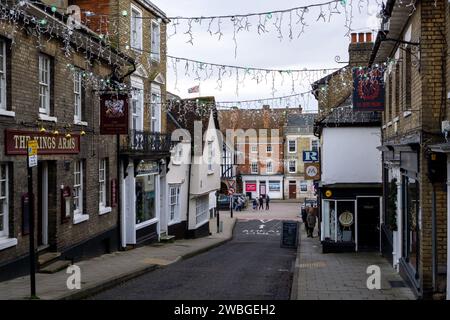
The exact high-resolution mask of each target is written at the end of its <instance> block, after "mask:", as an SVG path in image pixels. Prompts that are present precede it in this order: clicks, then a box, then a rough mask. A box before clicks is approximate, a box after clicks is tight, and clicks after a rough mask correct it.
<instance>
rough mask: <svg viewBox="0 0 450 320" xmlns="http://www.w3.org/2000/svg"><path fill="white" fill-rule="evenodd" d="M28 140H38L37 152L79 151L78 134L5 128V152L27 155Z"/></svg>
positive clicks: (63, 152) (60, 152)
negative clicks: (68, 135)
mask: <svg viewBox="0 0 450 320" xmlns="http://www.w3.org/2000/svg"><path fill="white" fill-rule="evenodd" d="M28 140H36V141H37V142H38V154H40V155H45V154H77V153H79V152H80V135H77V134H72V135H71V136H70V138H68V137H66V136H65V135H64V134H53V133H46V132H33V131H24V130H14V129H6V130H5V154H7V155H23V156H26V155H27V142H28Z"/></svg>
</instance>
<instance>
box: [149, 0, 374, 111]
mask: <svg viewBox="0 0 450 320" xmlns="http://www.w3.org/2000/svg"><path fill="white" fill-rule="evenodd" d="M152 1H153V3H155V4H156V5H157V6H158V7H159V8H160V9H162V10H163V11H164V12H165V13H166V14H167V15H168V16H207V15H228V14H246V13H257V12H264V11H271V10H277V9H278V10H280V9H287V8H291V7H298V6H302V5H308V4H312V3H321V2H322V3H323V2H325V0H301V1H298V0H297V1H295V0H279V1H273V0H272V1H270V0H268V1H261V0H259V1H258V0H245V1H243V0H227V1H223V0H152ZM377 2H378V3H380V0H361V1H360V0H353V1H352V0H347V6H349V5H350V4H352V5H353V19H352V25H351V27H352V29H353V30H354V32H364V31H370V30H371V29H374V28H376V18H374V16H375V13H376V12H377V11H379V5H378V4H377ZM368 3H369V7H368ZM359 4H360V5H362V6H363V7H362V10H361V13H360V12H359V10H358V5H359ZM338 8H339V10H340V11H341V14H334V15H332V17H331V21H330V22H323V20H322V19H320V20H319V21H316V19H317V18H318V16H319V14H320V9H319V8H314V9H311V10H310V11H309V12H308V13H306V14H305V20H306V22H307V24H308V25H309V26H308V27H306V28H305V33H304V34H302V35H301V36H300V37H299V38H297V34H298V31H300V28H299V26H296V25H295V22H296V21H297V20H298V19H296V16H295V15H294V16H293V25H294V37H293V40H292V41H290V40H289V37H288V36H289V28H288V21H289V14H285V15H284V16H283V21H284V23H283V27H282V34H283V37H284V39H283V40H281V41H280V40H279V39H278V38H277V37H278V33H277V30H276V28H275V27H274V26H273V23H274V22H275V21H276V16H275V15H274V16H272V18H271V21H269V22H270V23H269V24H268V26H270V27H269V30H270V32H269V33H266V34H264V35H258V33H257V30H256V25H257V18H253V19H252V20H250V23H251V24H252V26H251V29H250V30H251V31H250V32H246V31H242V32H240V33H238V35H237V43H238V47H237V57H236V58H235V52H234V50H235V46H234V42H233V24H232V22H231V21H230V20H223V23H222V32H223V34H224V35H223V37H222V39H221V40H220V41H218V40H217V38H218V37H217V35H216V36H210V35H209V33H207V29H208V23H204V24H202V26H201V27H200V26H198V24H195V23H194V24H193V25H194V28H193V37H194V40H193V41H194V45H191V44H189V43H186V42H187V41H188V40H189V37H188V35H185V34H184V32H186V30H187V28H188V27H187V24H186V23H184V22H181V24H180V25H179V26H178V32H177V34H176V35H174V36H172V37H170V39H169V40H168V53H169V54H170V55H173V56H179V57H186V58H191V59H195V60H201V61H205V62H212V63H218V64H228V65H239V66H251V67H260V68H274V69H303V68H308V69H310V68H332V67H342V66H343V64H337V63H336V62H335V60H334V59H335V56H340V57H341V61H347V59H348V53H347V50H348V44H349V38H348V37H346V36H345V34H346V33H347V30H348V29H347V28H346V27H345V23H346V18H345V14H344V10H343V7H342V6H341V5H340V4H339V6H338ZM368 8H369V9H368ZM323 13H324V15H325V17H326V20H327V21H328V14H329V10H328V6H327V7H323ZM214 26H215V27H214ZM212 29H213V32H215V31H216V29H217V27H216V23H215V24H213V28H212ZM173 30H174V29H173V27H172V26H170V25H169V29H168V34H169V35H170V34H172V33H173ZM184 66H185V65H184V64H183V63H179V64H178V77H177V89H178V91H177V90H176V89H175V80H176V79H175V76H174V70H173V67H172V65H170V64H169V65H168V90H169V91H171V92H173V93H175V94H177V95H180V96H181V97H183V98H185V97H193V96H195V94H194V95H189V94H188V92H187V90H188V88H190V87H193V86H195V85H197V84H198V83H199V82H198V81H195V79H194V78H195V76H194V75H193V74H192V75H191V77H187V76H185V74H184V73H185V72H184ZM317 76H318V75H315V77H317ZM200 86H201V95H213V96H215V97H216V100H217V101H224V100H225V101H229V100H233V101H234V100H245V99H260V98H270V97H272V84H271V83H270V81H269V83H268V84H267V85H266V83H265V82H262V83H260V84H259V85H257V84H256V82H255V81H252V80H251V79H249V78H248V79H247V80H246V81H244V82H241V83H240V84H239V95H238V96H237V95H236V80H235V77H232V78H228V77H224V78H223V87H222V90H216V89H215V88H216V87H217V77H213V78H212V79H211V80H208V81H205V82H201V85H200ZM275 89H276V92H275V93H274V94H275V96H283V95H289V94H292V88H291V85H290V83H289V81H286V82H285V83H284V84H283V85H281V78H280V79H277V82H276V85H275ZM307 90H310V86H309V83H307V81H303V85H302V86H300V85H298V83H296V88H295V92H296V93H297V92H298V93H300V92H304V91H307ZM301 104H302V105H304V107H306V108H310V109H311V108H314V107H315V106H316V104H315V101H314V99H313V98H309V99H308V97H304V98H302V102H301Z"/></svg>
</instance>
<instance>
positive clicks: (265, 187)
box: [242, 175, 283, 199]
mask: <svg viewBox="0 0 450 320" xmlns="http://www.w3.org/2000/svg"><path fill="white" fill-rule="evenodd" d="M242 184H243V189H244V190H245V193H246V194H247V195H248V196H249V197H250V198H251V199H255V198H258V197H259V196H263V197H266V196H267V195H268V196H269V198H270V199H283V176H282V175H270V176H256V175H248V176H246V175H242Z"/></svg>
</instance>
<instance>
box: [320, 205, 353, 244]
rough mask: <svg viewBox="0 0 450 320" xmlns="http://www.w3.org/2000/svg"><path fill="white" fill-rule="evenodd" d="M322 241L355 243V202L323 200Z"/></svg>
mask: <svg viewBox="0 0 450 320" xmlns="http://www.w3.org/2000/svg"><path fill="white" fill-rule="evenodd" d="M323 209H324V215H323V230H324V235H323V237H324V240H328V241H330V240H331V241H334V242H355V201H353V200H324V208H323Z"/></svg>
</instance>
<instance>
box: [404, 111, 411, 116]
mask: <svg viewBox="0 0 450 320" xmlns="http://www.w3.org/2000/svg"><path fill="white" fill-rule="evenodd" d="M411 114H412V112H411V111H405V112H403V118H406V117H409V116H410V115H411Z"/></svg>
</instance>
